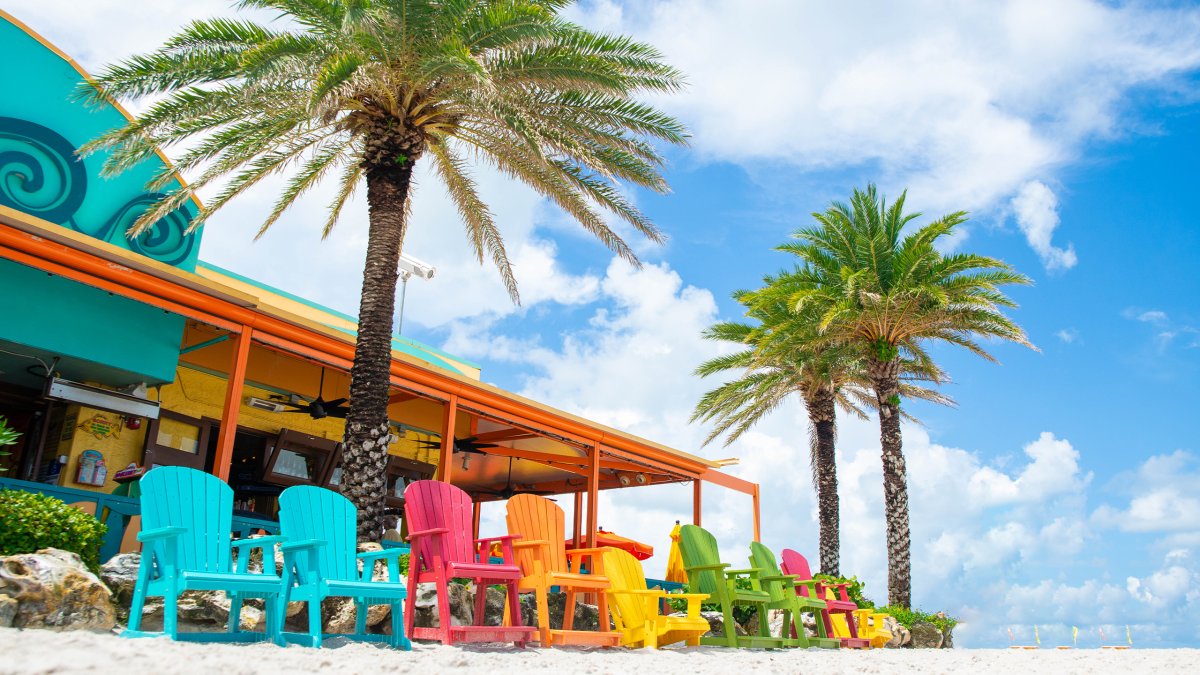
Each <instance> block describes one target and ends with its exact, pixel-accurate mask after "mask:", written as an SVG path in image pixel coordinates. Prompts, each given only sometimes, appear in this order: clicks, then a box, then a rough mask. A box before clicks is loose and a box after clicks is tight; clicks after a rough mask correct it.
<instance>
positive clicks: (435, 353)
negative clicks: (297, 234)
mask: <svg viewBox="0 0 1200 675" xmlns="http://www.w3.org/2000/svg"><path fill="white" fill-rule="evenodd" d="M196 266H197V267H201V268H204V269H209V270H212V271H214V272H216V273H218V274H223V275H225V276H227V277H229V278H231V279H237V280H238V281H240V282H242V283H245V284H249V285H251V286H254V287H255V288H261V289H263V290H264V291H267V292H268V293H273V294H275V295H278V296H281V297H284V298H287V299H289V300H293V301H295V302H298V303H300V304H302V305H305V306H307V307H312V308H313V309H316V310H319V311H321V312H325V313H326V314H331V315H333V316H336V317H338V318H340V319H345V320H346V321H349V322H351V323H358V319H356V318H354V317H352V316H350V315H349V314H343V313H342V312H339V311H337V310H336V309H330V308H328V307H326V306H324V305H320V304H317V303H315V302H313V301H312V300H309V299H307V298H302V297H300V296H299V295H296V294H294V293H288V292H287V291H284V290H281V289H278V288H275V287H274V286H268V285H267V284H264V283H263V282H261V281H257V280H255V279H251V278H250V277H247V276H243V275H241V274H238V273H237V272H233V271H231V270H227V269H225V268H224V267H218V266H217V265H214V264H212V263H210V262H208V261H205V260H201V261H199V262H197V263H196ZM325 325H326V326H329V327H330V328H333V329H335V330H340V331H342V332H343V333H349V334H350V335H354V336H357V335H358V334H357V333H356V332H354V331H351V330H346V329H345V328H342V327H340V326H334V325H331V324H325ZM392 349H395V350H396V351H400V352H404V353H405V354H411V355H412V356H415V357H417V358H419V359H422V360H425V361H429V362H431V363H436V364H437V365H438V366H441V367H442V368H445V369H447V370H452V371H454V372H456V373H458V374H460V375H463V374H465V373H463V372H462V370H460V369H459V368H457V367H456V366H454V365H451V364H450V363H449V362H447V361H446V360H445V359H453V360H455V361H458V362H460V363H464V364H466V365H468V366H471V367H472V368H475V369H479V368H480V366H479V364H477V363H473V362H471V361H468V360H466V359H464V358H460V357H458V356H455V355H454V354H448V353H446V352H444V351H442V350H440V349H438V348H436V347H430V346H429V345H427V344H424V343H421V342H417V341H416V340H410V339H408V338H406V337H401V336H399V335H393V336H392ZM438 357H444V358H438Z"/></svg>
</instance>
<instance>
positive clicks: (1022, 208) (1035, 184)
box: [1012, 180, 1078, 271]
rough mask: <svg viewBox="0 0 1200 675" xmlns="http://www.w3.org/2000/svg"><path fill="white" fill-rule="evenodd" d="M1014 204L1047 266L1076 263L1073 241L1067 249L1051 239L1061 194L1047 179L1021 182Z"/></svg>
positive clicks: (1028, 237) (1021, 224)
mask: <svg viewBox="0 0 1200 675" xmlns="http://www.w3.org/2000/svg"><path fill="white" fill-rule="evenodd" d="M1012 207H1013V211H1014V212H1015V214H1016V218H1017V225H1018V226H1019V227H1020V228H1021V231H1022V232H1024V233H1025V240H1026V241H1028V242H1029V246H1030V247H1031V248H1032V249H1033V250H1034V251H1035V252H1036V253H1037V254H1038V257H1039V258H1041V260H1042V264H1043V265H1044V266H1045V267H1046V269H1047V270H1049V271H1056V270H1068V269H1071V268H1072V267H1074V266H1075V263H1076V262H1078V259H1077V258H1076V256H1075V247H1074V245H1070V244H1069V245H1067V247H1066V248H1065V249H1064V248H1058V247H1056V246H1054V244H1052V243H1051V238H1052V237H1053V236H1054V230H1055V228H1057V227H1058V224H1059V219H1058V197H1056V196H1055V195H1054V192H1053V191H1051V190H1050V188H1049V187H1047V186H1046V184H1045V183H1043V182H1041V181H1036V180H1035V181H1029V182H1028V183H1026V184H1024V185H1022V186H1021V189H1020V190H1018V191H1017V194H1016V196H1015V197H1013V199H1012Z"/></svg>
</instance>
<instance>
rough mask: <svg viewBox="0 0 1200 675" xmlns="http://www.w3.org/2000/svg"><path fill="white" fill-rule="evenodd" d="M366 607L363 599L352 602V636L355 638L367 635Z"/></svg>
mask: <svg viewBox="0 0 1200 675" xmlns="http://www.w3.org/2000/svg"><path fill="white" fill-rule="evenodd" d="M368 609H370V608H369V607H368V606H367V601H366V600H365V599H356V600H355V601H354V634H355V636H356V637H362V636H364V635H366V634H367V610H368Z"/></svg>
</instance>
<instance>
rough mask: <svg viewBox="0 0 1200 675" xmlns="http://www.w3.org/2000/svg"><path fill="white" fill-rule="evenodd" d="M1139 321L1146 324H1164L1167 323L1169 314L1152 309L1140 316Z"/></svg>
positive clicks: (1138, 316)
mask: <svg viewBox="0 0 1200 675" xmlns="http://www.w3.org/2000/svg"><path fill="white" fill-rule="evenodd" d="M1137 320H1138V321H1144V322H1146V323H1156V324H1162V323H1166V321H1167V313H1166V312H1163V311H1160V310H1157V309H1152V310H1149V311H1146V312H1142V313H1141V314H1138V315H1137Z"/></svg>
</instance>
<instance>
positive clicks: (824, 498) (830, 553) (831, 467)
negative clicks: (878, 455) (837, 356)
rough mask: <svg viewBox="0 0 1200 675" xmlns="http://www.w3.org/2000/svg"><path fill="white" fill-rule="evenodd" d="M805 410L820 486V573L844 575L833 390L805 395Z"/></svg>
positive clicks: (813, 459)
mask: <svg viewBox="0 0 1200 675" xmlns="http://www.w3.org/2000/svg"><path fill="white" fill-rule="evenodd" d="M804 402H805V407H806V408H807V409H808V420H809V423H810V424H811V427H812V432H811V436H810V442H811V448H810V452H811V454H810V457H809V460H810V463H811V466H812V472H813V484H814V485H816V487H817V518H818V520H819V521H820V527H821V534H820V540H821V541H820V544H821V546H820V550H821V571H822V572H823V573H825V574H829V575H832V576H835V577H840V576H841V571H840V567H841V565H840V550H841V548H840V546H841V545H840V542H839V539H840V537H839V527H840V524H841V516H840V514H839V510H838V509H839V504H838V489H837V458H836V457H835V451H836V445H837V417H836V415H837V411H836V407H835V405H836V399H835V395H834V392H833V390H832V389H831V388H829V389H826V388H822V389H820V390H818V391H816V392H813V393H809V394H806V395H805V397H804Z"/></svg>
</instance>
